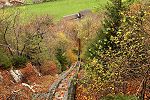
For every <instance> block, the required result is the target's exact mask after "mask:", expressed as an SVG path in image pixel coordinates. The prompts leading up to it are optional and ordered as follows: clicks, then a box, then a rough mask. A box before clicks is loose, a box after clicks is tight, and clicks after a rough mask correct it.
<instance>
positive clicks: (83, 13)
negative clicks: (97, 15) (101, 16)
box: [79, 9, 92, 16]
mask: <svg viewBox="0 0 150 100" xmlns="http://www.w3.org/2000/svg"><path fill="white" fill-rule="evenodd" d="M79 14H80V16H87V15H90V14H92V11H91V10H90V9H85V10H83V11H80V12H79Z"/></svg>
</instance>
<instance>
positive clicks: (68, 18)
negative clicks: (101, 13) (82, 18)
mask: <svg viewBox="0 0 150 100" xmlns="http://www.w3.org/2000/svg"><path fill="white" fill-rule="evenodd" d="M77 18H78V13H77V14H72V15H68V16H64V17H63V19H64V20H73V19H77Z"/></svg>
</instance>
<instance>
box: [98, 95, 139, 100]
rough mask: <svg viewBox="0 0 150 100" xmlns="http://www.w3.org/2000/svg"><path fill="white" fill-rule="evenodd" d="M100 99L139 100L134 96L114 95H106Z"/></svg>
mask: <svg viewBox="0 0 150 100" xmlns="http://www.w3.org/2000/svg"><path fill="white" fill-rule="evenodd" d="M101 100H139V99H138V98H137V97H135V96H124V95H116V96H107V97H104V98H103V99H101Z"/></svg>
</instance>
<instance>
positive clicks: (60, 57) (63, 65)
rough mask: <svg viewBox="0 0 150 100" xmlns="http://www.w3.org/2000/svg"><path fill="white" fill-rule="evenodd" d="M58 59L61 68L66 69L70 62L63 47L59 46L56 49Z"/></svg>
mask: <svg viewBox="0 0 150 100" xmlns="http://www.w3.org/2000/svg"><path fill="white" fill-rule="evenodd" d="M56 59H57V60H58V62H59V63H60V70H61V71H65V70H66V69H67V68H66V66H67V65H68V64H69V62H68V60H67V57H66V54H65V52H64V50H63V49H61V48H58V49H57V50H56Z"/></svg>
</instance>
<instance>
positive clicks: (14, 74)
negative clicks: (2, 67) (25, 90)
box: [10, 70, 23, 82]
mask: <svg viewBox="0 0 150 100" xmlns="http://www.w3.org/2000/svg"><path fill="white" fill-rule="evenodd" d="M10 74H11V76H12V77H13V79H14V80H15V81H16V82H20V81H21V80H22V77H23V74H22V73H21V71H20V70H10Z"/></svg>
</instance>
